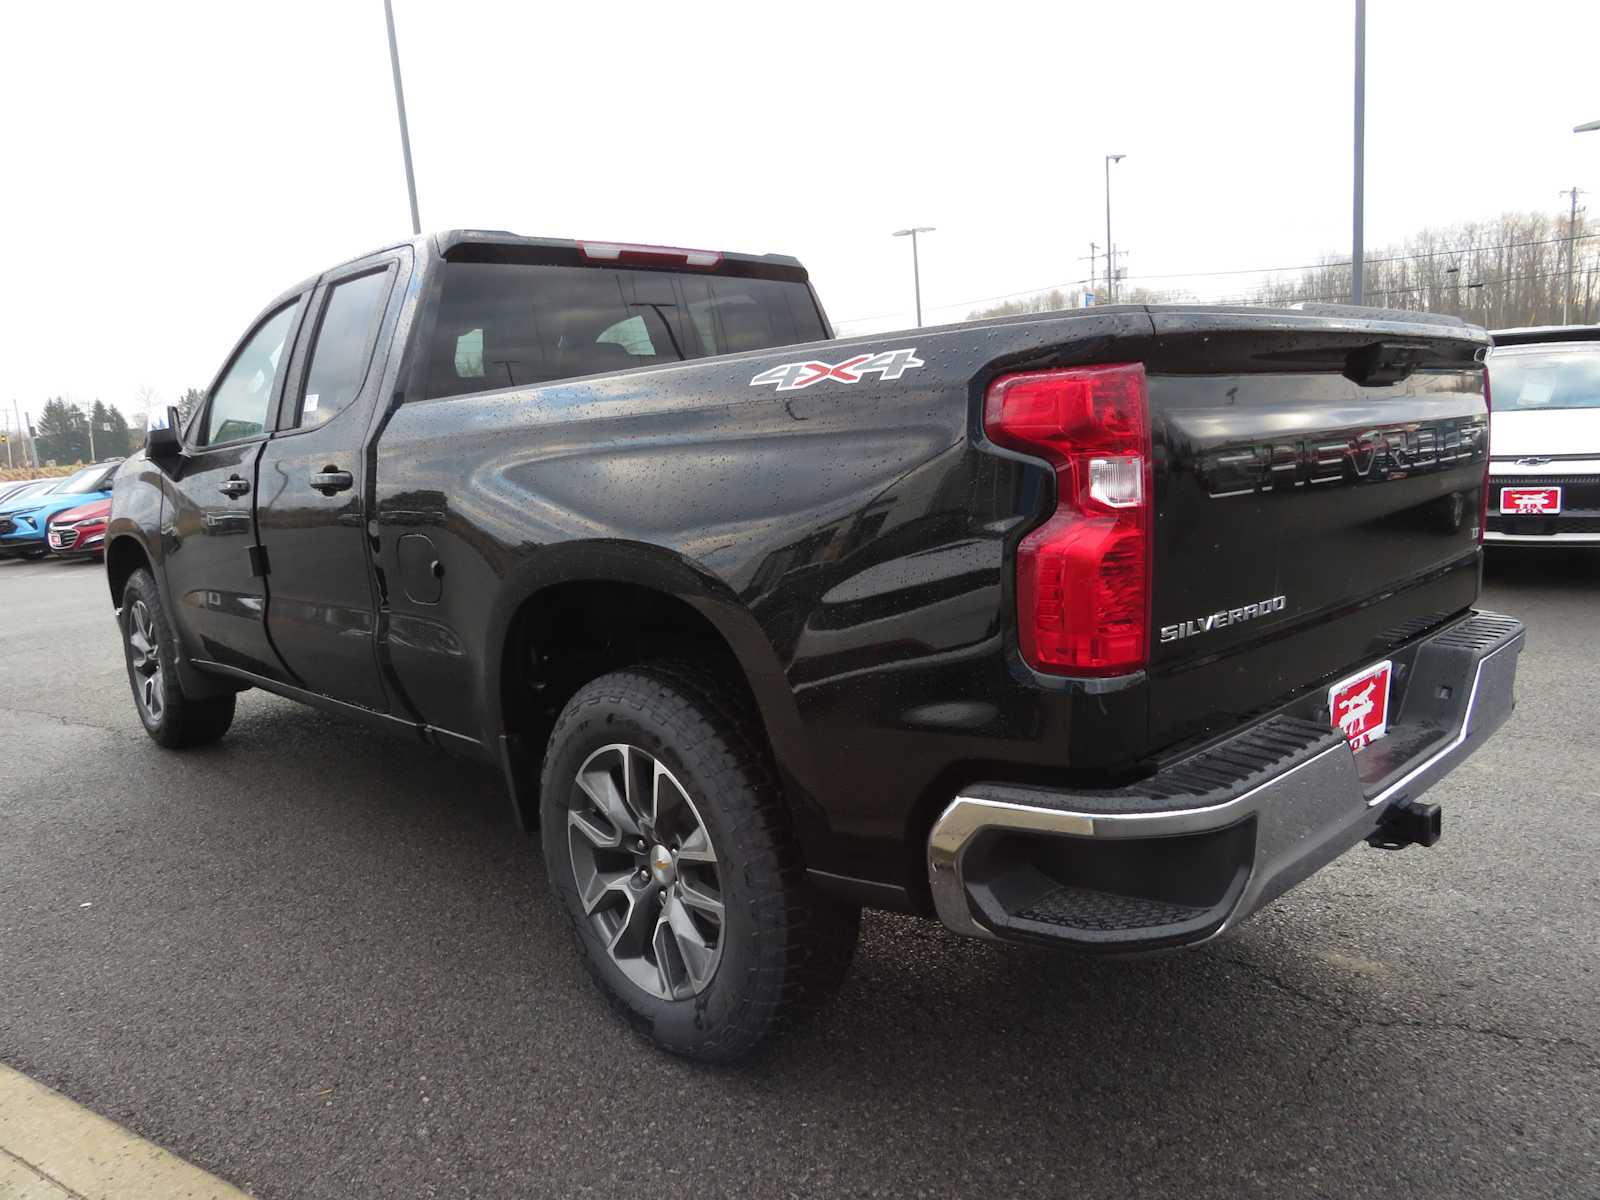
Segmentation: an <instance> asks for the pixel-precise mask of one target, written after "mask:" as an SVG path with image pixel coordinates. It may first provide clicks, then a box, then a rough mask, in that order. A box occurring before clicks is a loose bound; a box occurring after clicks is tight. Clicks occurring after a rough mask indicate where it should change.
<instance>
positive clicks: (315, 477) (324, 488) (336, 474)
mask: <svg viewBox="0 0 1600 1200" xmlns="http://www.w3.org/2000/svg"><path fill="white" fill-rule="evenodd" d="M353 483H355V476H353V475H351V474H350V472H349V471H341V470H339V469H338V468H337V467H331V466H329V467H323V468H322V470H320V471H317V472H314V473H313V474H312V476H311V486H312V487H313V488H315V489H316V490H317V491H319V492H321V493H322V494H323V495H324V496H331V495H333V494H334V493H335V492H342V491H344V490H345V489H346V488H348V487H350V485H351V484H353Z"/></svg>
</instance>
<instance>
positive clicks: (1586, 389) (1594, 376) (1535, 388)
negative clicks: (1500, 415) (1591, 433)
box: [1489, 342, 1600, 412]
mask: <svg viewBox="0 0 1600 1200" xmlns="http://www.w3.org/2000/svg"><path fill="white" fill-rule="evenodd" d="M1489 393H1490V396H1491V397H1492V399H1493V403H1494V410H1495V411H1496V412H1509V411H1513V410H1527V409H1545V408H1600V342H1585V343H1581V344H1577V345H1566V346H1548V347H1545V346H1541V347H1539V348H1538V349H1530V350H1522V349H1517V350H1500V351H1496V352H1495V353H1493V354H1491V355H1490V356H1489Z"/></svg>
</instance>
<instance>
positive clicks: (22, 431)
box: [11, 400, 39, 467]
mask: <svg viewBox="0 0 1600 1200" xmlns="http://www.w3.org/2000/svg"><path fill="white" fill-rule="evenodd" d="M11 411H12V412H13V413H15V414H16V416H17V436H18V437H19V438H21V439H22V465H23V466H27V465H28V427H27V426H26V425H24V424H23V423H22V408H21V406H20V405H18V404H17V402H16V401H15V400H13V401H12V402H11ZM33 465H34V466H36V467H37V466H38V465H39V453H38V450H37V448H35V450H34V455H33Z"/></svg>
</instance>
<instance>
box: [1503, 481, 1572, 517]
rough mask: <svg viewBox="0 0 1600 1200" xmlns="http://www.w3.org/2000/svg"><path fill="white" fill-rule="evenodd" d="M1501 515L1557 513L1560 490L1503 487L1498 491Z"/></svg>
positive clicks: (1558, 510)
mask: <svg viewBox="0 0 1600 1200" xmlns="http://www.w3.org/2000/svg"><path fill="white" fill-rule="evenodd" d="M1500 511H1501V512H1502V513H1551V514H1554V513H1559V512H1560V511H1561V489H1560V488H1558V487H1547V488H1541V487H1503V488H1501V489H1500Z"/></svg>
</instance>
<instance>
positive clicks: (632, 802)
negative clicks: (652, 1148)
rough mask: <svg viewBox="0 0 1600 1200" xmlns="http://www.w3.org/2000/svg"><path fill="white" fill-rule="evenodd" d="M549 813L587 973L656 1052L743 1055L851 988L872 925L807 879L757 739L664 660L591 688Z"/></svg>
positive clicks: (573, 721)
mask: <svg viewBox="0 0 1600 1200" xmlns="http://www.w3.org/2000/svg"><path fill="white" fill-rule="evenodd" d="M540 806H541V814H540V815H541V827H542V830H543V839H544V857H545V865H546V867H547V869H548V871H549V875H550V882H551V886H552V888H553V889H554V891H555V893H556V897H557V899H558V900H559V901H560V903H561V905H562V907H563V908H564V910H565V911H566V914H567V916H568V918H569V919H570V920H571V922H572V926H573V933H574V938H575V941H576V943H577V947H578V950H579V953H580V954H581V955H582V956H583V959H584V963H585V965H586V966H587V967H588V969H589V971H590V973H591V974H592V975H593V977H594V979H595V981H596V983H597V984H599V986H600V989H601V990H602V991H603V992H604V993H605V994H606V995H607V997H609V998H610V1000H611V1001H612V1002H613V1003H614V1005H615V1006H616V1007H617V1008H618V1009H619V1010H620V1011H621V1012H622V1013H623V1014H624V1015H626V1016H627V1017H628V1018H629V1019H630V1020H631V1021H632V1022H633V1023H634V1024H635V1025H636V1026H637V1027H638V1028H639V1029H640V1030H641V1031H643V1032H644V1033H645V1034H646V1035H647V1036H648V1037H649V1038H650V1039H651V1040H652V1041H654V1042H655V1043H656V1044H657V1045H659V1046H661V1047H662V1048H664V1049H666V1050H670V1051H672V1052H673V1053H675V1054H681V1055H684V1056H686V1057H690V1058H697V1059H704V1060H710V1061H723V1062H726V1061H731V1060H734V1059H738V1058H742V1057H744V1056H746V1055H748V1054H749V1053H751V1052H752V1051H753V1050H755V1049H756V1047H758V1046H759V1045H760V1044H761V1043H762V1042H763V1041H765V1040H766V1039H767V1037H769V1036H770V1035H771V1034H772V1032H773V1031H774V1030H775V1029H777V1028H778V1027H779V1026H780V1025H781V1024H783V1023H784V1022H785V1021H786V1020H788V1019H790V1018H793V1017H795V1016H798V1015H799V1014H800V1013H802V1012H803V1011H804V1010H806V1009H809V1008H812V1007H815V1006H816V1005H817V1004H819V1003H821V1002H822V1001H823V1000H825V999H826V998H827V996H828V995H830V994H831V993H832V991H833V990H834V988H835V987H836V986H837V984H838V982H839V980H840V979H841V978H842V976H843V974H844V971H845V969H846V968H847V966H848V964H849V961H850V956H851V953H852V951H853V950H854V947H855V942H856V937H857V932H858V929H859V924H860V910H859V909H857V908H855V907H854V906H849V905H843V904H840V903H839V902H837V901H834V900H832V899H830V898H829V897H826V896H823V895H821V894H820V893H818V892H817V891H816V890H815V888H813V887H812V886H811V884H810V883H809V882H808V880H807V879H806V874H805V871H804V869H803V867H802V865H801V862H800V855H799V851H798V847H797V846H796V844H795V841H794V835H793V832H792V830H791V829H790V828H789V814H788V812H787V811H786V809H785V807H784V804H783V800H782V797H781V796H780V794H779V789H778V785H777V781H776V778H775V776H774V772H773V769H772V767H771V765H770V763H769V761H768V755H767V753H766V751H765V748H764V747H763V745H762V741H761V738H760V735H759V731H758V729H756V728H755V727H754V726H753V725H752V723H751V721H750V719H749V717H748V716H747V715H744V714H741V713H740V712H739V711H738V709H737V708H736V707H735V704H734V702H733V701H732V700H731V698H730V697H729V695H728V691H727V687H726V685H724V684H721V683H720V682H719V681H718V679H717V678H716V677H715V676H713V675H710V674H708V673H706V672H705V671H703V670H700V669H698V668H696V667H693V666H690V665H688V664H681V663H663V664H655V665H651V666H644V667H638V668H634V669H630V670H626V671H618V672H615V673H614V674H610V675H605V676H602V677H601V678H599V679H597V680H595V681H594V682H592V683H590V684H588V685H587V686H585V687H584V688H582V689H581V690H580V691H579V692H578V693H577V695H575V696H574V697H573V698H572V700H571V701H570V702H569V703H568V704H567V706H566V708H565V709H564V710H563V711H562V714H561V717H560V719H559V720H558V721H557V722H556V726H555V729H554V731H553V732H552V733H551V736H550V745H549V750H548V752H547V753H546V756H545V764H544V772H543V779H542V786H541V796H540Z"/></svg>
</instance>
